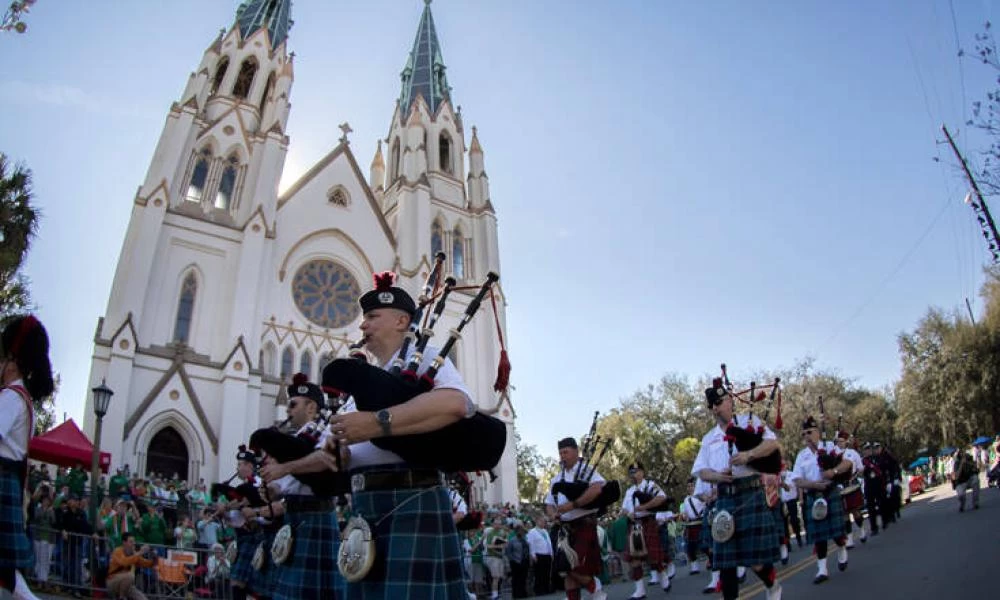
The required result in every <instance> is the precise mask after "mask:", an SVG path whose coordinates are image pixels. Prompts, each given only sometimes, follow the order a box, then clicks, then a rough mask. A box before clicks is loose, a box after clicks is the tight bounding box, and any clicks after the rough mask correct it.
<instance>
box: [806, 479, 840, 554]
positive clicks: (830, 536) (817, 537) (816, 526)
mask: <svg viewBox="0 0 1000 600" xmlns="http://www.w3.org/2000/svg"><path fill="white" fill-rule="evenodd" d="M819 498H826V504H827V507H828V508H827V512H826V518H825V519H823V520H822V521H814V520H813V518H812V507H813V504H814V503H815V502H816V500H817V499H819ZM802 516H803V517H805V520H806V540H807V541H808V542H809V543H810V544H815V543H816V542H823V541H826V540H834V539H837V538H839V537H842V536H843V535H844V502H843V501H842V500H841V499H840V490H838V489H837V488H835V487H833V486H831V487H830V489H829V490H828V491H826V492H817V491H813V490H810V491H808V492H806V495H805V502H804V503H803V506H802Z"/></svg>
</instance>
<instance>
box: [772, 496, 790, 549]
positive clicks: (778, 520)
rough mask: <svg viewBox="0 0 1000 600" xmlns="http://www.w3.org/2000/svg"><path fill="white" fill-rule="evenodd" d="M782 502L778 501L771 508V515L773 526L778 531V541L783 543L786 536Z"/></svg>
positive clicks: (783, 504)
mask: <svg viewBox="0 0 1000 600" xmlns="http://www.w3.org/2000/svg"><path fill="white" fill-rule="evenodd" d="M784 507H785V503H784V502H779V503H778V504H777V505H775V506H774V507H773V508H771V516H773V517H774V527H775V529H777V531H778V543H779V544H784V543H785V542H786V537H787V536H788V533H787V531H786V530H785V513H784Z"/></svg>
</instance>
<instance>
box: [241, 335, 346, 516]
mask: <svg viewBox="0 0 1000 600" xmlns="http://www.w3.org/2000/svg"><path fill="white" fill-rule="evenodd" d="M360 347H361V344H360V343H355V344H352V345H351V346H350V352H351V358H350V359H347V360H352V361H355V362H357V361H358V360H360V359H362V358H364V353H363V352H359V351H358V350H359V349H360ZM307 382H308V377H307V376H306V375H305V374H303V373H297V374H296V375H295V376H294V377H293V378H292V385H293V386H297V385H303V384H305V383H307ZM339 409H340V404H339V402H338V398H337V397H329V396H328V397H327V400H326V401H325V402H324V405H323V406H321V407H320V409H319V414H318V415H317V416H316V418H315V419H313V420H312V421H310V422H309V423H307V424H306V426H305V427H303V428H302V429H301V430H300V431H299V432H297V433H294V434H293V433H286V432H285V431H283V429H284V427H285V426H286V425H287V424H288V423H289V421H291V417H289V418H288V419H285V420H284V421H283V422H282V423H281V424H279V425H277V426H274V427H265V428H262V429H258V430H256V431H254V432H253V434H251V436H250V449H251V450H253V451H254V452H256V453H258V454H259V453H260V452H262V451H263V452H265V453H267V455H268V456H270V457H271V458H272V459H273V460H274V461H276V462H279V463H288V462H292V461H295V460H298V459H300V458H304V457H306V456H308V455H310V454H312V453H313V451H315V450H316V444H317V443H318V441H319V439H320V436H321V435H322V434H323V432H324V431H325V430H326V429H327V427H328V426H329V424H330V419H331V418H332V417H333V416H334V415H335V414H337V411H338V410H339ZM336 458H337V461H338V465H339V461H340V453H339V452H337V457H336ZM293 477H295V478H296V479H298V480H299V481H301V482H302V483H303V484H305V485H308V486H309V487H310V488H311V489H312V491H313V493H314V494H315V495H317V496H322V497H332V496H340V497H343V496H345V495H346V494H348V493H350V491H351V483H350V478H349V476H348V474H347V473H346V472H344V471H343V470H342V469H338V471H337V472H329V471H321V472H318V473H296V474H295V475H293Z"/></svg>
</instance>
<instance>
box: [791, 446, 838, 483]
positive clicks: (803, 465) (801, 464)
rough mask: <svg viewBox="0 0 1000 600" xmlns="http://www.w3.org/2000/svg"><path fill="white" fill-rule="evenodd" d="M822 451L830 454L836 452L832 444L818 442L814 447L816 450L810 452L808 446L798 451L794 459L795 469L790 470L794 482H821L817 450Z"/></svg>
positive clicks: (821, 475) (821, 473) (821, 476)
mask: <svg viewBox="0 0 1000 600" xmlns="http://www.w3.org/2000/svg"><path fill="white" fill-rule="evenodd" d="M820 449H823V450H826V451H827V452H832V451H834V450H836V446H835V445H834V444H833V442H822V441H821V442H820V443H819V444H817V446H816V450H815V451H814V450H812V449H811V448H809V446H806V447H805V448H803V449H801V450H799V454H798V455H797V456H796V457H795V468H793V469H792V471H793V472H794V476H795V480H796V481H798V480H800V479H801V480H803V481H823V471H822V469H820V468H819V460H818V456H819V450H820Z"/></svg>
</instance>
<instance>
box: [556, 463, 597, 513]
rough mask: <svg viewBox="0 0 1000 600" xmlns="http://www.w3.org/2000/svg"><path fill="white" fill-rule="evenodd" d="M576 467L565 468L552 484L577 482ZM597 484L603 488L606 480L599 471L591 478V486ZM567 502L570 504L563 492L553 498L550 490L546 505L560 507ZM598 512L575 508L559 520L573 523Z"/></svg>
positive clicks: (594, 509)
mask: <svg viewBox="0 0 1000 600" xmlns="http://www.w3.org/2000/svg"><path fill="white" fill-rule="evenodd" d="M576 467H577V465H576V464H574V465H573V466H572V467H570V468H568V469H567V468H565V467H563V470H562V472H561V473H560V474H559V477H558V478H556V479H553V480H552V483H553V484H554V483H556V482H558V481H566V482H569V483H572V482H573V481H575V477H576ZM581 475H582V473H581ZM595 483H600V484H601V485H602V486H603V485H604V478H603V477H601V474H600V473H598V472H597V471H594V472H593V475H592V476H591V478H590V484H591V485H593V484H595ZM585 493H586V492H585ZM566 502H569V498H567V497H566V496H565V495H564V494H563V493H562V492H560V493H559V494H556V496H553V495H552V489H551V488H549V493H548V494H547V495H546V496H545V504H547V505H549V506H559V505H560V504H565V503H566ZM596 512H597V509H596V508H592V509H589V510H587V509H583V508H574V509H573V510H570V511H567V512H565V513H563V514H562V515H560V516H559V518H560V519H561V520H562V521H564V522H565V521H572V520H574V519H579V518H580V517H583V516H586V515H590V514H594V513H596Z"/></svg>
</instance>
